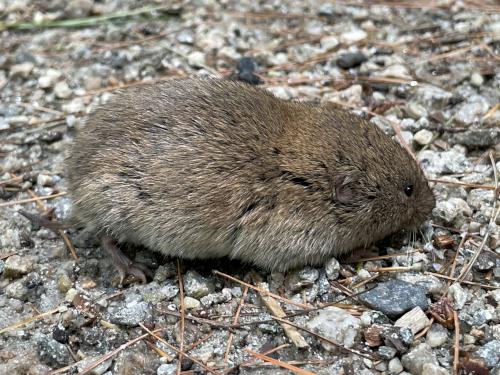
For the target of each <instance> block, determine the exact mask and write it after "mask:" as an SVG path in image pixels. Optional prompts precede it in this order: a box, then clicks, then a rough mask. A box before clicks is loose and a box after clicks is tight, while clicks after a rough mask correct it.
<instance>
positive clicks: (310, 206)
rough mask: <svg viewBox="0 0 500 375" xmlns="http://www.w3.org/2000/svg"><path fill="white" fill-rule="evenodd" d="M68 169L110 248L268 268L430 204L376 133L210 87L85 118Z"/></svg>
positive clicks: (261, 94) (414, 216)
mask: <svg viewBox="0 0 500 375" xmlns="http://www.w3.org/2000/svg"><path fill="white" fill-rule="evenodd" d="M67 169H68V173H69V184H70V191H71V193H72V196H73V199H74V209H75V215H76V217H77V218H78V219H79V220H80V221H81V222H83V223H85V224H88V225H91V226H93V227H95V228H96V229H98V230H101V231H105V232H106V233H107V234H108V235H111V236H112V237H114V238H116V239H118V240H119V241H128V242H132V243H136V244H141V245H144V246H146V247H148V248H150V249H152V250H155V251H159V252H161V253H163V254H168V255H173V256H180V257H185V258H212V257H219V256H228V257H230V258H237V259H240V260H243V261H246V262H250V263H254V264H256V265H258V266H260V267H263V268H266V269H271V270H282V271H283V270H287V269H289V268H291V267H296V266H301V265H304V264H319V263H321V262H323V261H324V260H325V259H327V258H329V257H331V256H336V255H340V254H342V253H346V252H349V251H352V250H353V249H355V248H357V247H360V246H366V245H368V244H370V243H372V242H374V241H376V240H379V239H381V238H383V237H385V236H387V235H388V234H390V233H393V232H395V231H397V230H399V229H401V228H403V227H411V228H414V227H416V226H418V225H419V224H420V223H421V222H422V221H423V220H424V219H425V218H426V216H428V215H429V213H430V212H431V210H432V208H433V207H434V203H435V202H434V197H433V195H432V193H431V191H430V189H429V187H428V184H427V181H426V179H425V178H424V176H423V174H422V172H421V170H420V168H419V167H418V165H417V164H416V163H415V162H414V161H413V159H412V158H411V157H410V156H409V155H408V154H407V152H406V151H404V150H403V149H402V148H401V147H400V146H399V145H398V144H397V143H396V142H395V141H393V140H392V139H391V138H390V137H388V136H387V135H386V134H384V133H383V132H382V131H381V130H380V129H378V128H377V127H376V126H375V125H373V124H371V123H369V122H367V121H366V120H364V119H362V118H360V117H358V116H355V115H354V114H351V113H349V112H346V111H343V110H338V109H332V108H326V107H321V106H313V105H309V104H304V103H298V102H285V101H283V100H280V99H278V98H276V97H274V96H273V95H271V94H270V93H267V92H266V91H263V90H261V89H258V88H255V87H251V86H248V85H246V84H242V83H236V82H231V81H225V80H215V79H179V80H171V81H166V82H163V83H159V84H154V85H146V86H140V87H136V88H132V89H128V90H126V91H123V92H121V93H119V94H117V95H115V96H114V98H113V99H112V100H111V101H110V102H109V103H107V104H106V105H105V106H103V107H102V108H100V109H98V110H96V111H95V112H94V113H93V114H91V115H90V117H89V119H88V122H87V124H86V126H85V128H84V129H83V130H82V132H81V133H80V134H78V136H77V137H76V139H75V143H74V146H73V150H72V153H71V156H70V157H69V159H68V161H67ZM409 184H411V185H413V186H414V192H413V195H412V196H410V197H407V196H406V195H405V194H404V188H405V186H407V185H409Z"/></svg>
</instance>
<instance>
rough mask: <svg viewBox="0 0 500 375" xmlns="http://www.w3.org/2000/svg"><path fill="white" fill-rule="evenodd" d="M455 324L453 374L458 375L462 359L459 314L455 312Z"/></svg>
mask: <svg viewBox="0 0 500 375" xmlns="http://www.w3.org/2000/svg"><path fill="white" fill-rule="evenodd" d="M453 323H454V325H455V347H454V348H453V374H455V375H458V362H459V359H460V324H459V322H458V314H457V311H456V310H453Z"/></svg>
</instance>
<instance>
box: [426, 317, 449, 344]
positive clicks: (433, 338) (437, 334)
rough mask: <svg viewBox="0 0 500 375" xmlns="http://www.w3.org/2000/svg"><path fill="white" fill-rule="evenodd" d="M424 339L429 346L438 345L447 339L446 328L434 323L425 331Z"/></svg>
mask: <svg viewBox="0 0 500 375" xmlns="http://www.w3.org/2000/svg"><path fill="white" fill-rule="evenodd" d="M425 339H426V342H427V344H429V346H430V347H431V348H437V347H440V346H442V345H444V343H445V342H446V340H448V330H447V329H446V328H444V327H443V326H442V325H441V324H437V323H434V324H433V325H431V328H429V330H428V331H427V334H426V337H425Z"/></svg>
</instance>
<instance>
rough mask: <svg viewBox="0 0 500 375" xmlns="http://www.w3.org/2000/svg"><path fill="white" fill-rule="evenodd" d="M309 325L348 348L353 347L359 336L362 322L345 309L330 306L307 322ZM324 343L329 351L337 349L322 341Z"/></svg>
mask: <svg viewBox="0 0 500 375" xmlns="http://www.w3.org/2000/svg"><path fill="white" fill-rule="evenodd" d="M307 327H308V328H309V329H311V330H313V331H315V332H317V333H319V334H321V335H323V336H325V337H328V338H330V339H332V340H333V341H335V342H337V343H338V344H340V345H342V346H344V347H346V348H352V347H353V346H354V344H355V343H356V340H357V339H358V337H359V334H360V329H361V323H360V320H359V319H358V318H355V317H353V316H352V315H351V314H349V313H348V312H346V311H345V310H343V309H340V308H338V307H333V306H330V307H326V308H324V309H322V310H320V312H319V313H318V315H317V316H316V317H314V318H313V319H311V320H310V321H309V322H308V323H307ZM322 345H323V348H324V349H325V350H328V351H335V350H336V349H337V348H336V347H335V346H333V345H331V344H328V343H326V342H322Z"/></svg>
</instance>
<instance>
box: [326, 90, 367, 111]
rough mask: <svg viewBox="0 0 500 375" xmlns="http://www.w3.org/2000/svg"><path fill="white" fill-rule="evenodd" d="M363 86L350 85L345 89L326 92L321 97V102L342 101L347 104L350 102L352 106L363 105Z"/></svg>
mask: <svg viewBox="0 0 500 375" xmlns="http://www.w3.org/2000/svg"><path fill="white" fill-rule="evenodd" d="M362 94H363V87H362V86H361V85H352V86H350V87H348V88H347V89H345V90H342V91H335V92H327V93H326V94H324V95H323V97H322V98H321V102H322V103H328V102H332V103H335V102H344V103H347V104H352V105H353V106H362V105H363V98H362Z"/></svg>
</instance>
